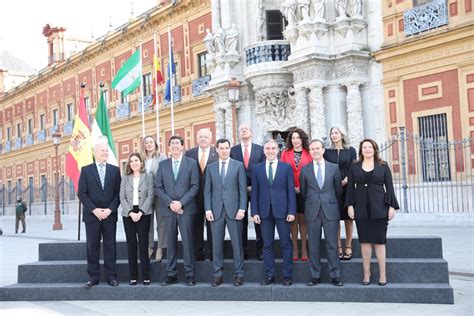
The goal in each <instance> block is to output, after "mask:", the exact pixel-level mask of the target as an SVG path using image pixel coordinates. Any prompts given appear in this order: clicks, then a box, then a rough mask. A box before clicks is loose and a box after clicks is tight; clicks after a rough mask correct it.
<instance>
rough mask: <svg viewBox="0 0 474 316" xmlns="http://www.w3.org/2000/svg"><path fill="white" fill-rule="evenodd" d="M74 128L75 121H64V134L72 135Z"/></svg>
mask: <svg viewBox="0 0 474 316" xmlns="http://www.w3.org/2000/svg"><path fill="white" fill-rule="evenodd" d="M73 129H74V121H68V122H65V123H64V126H63V132H64V135H71V134H72V130H73Z"/></svg>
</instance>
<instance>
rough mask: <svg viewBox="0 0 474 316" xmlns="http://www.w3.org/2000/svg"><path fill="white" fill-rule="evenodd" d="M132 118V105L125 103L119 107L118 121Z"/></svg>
mask: <svg viewBox="0 0 474 316" xmlns="http://www.w3.org/2000/svg"><path fill="white" fill-rule="evenodd" d="M129 116H130V103H129V102H124V103H122V104H119V105H117V113H116V117H117V119H123V118H127V117H129Z"/></svg>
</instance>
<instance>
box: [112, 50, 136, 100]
mask: <svg viewBox="0 0 474 316" xmlns="http://www.w3.org/2000/svg"><path fill="white" fill-rule="evenodd" d="M141 78H142V58H141V51H140V50H139V49H137V50H136V51H135V53H133V55H132V56H130V58H129V59H127V61H126V62H125V63H124V64H123V66H122V68H120V69H119V71H118V72H117V74H116V75H115V78H114V80H113V81H112V89H116V90H119V91H120V92H122V93H123V94H124V95H125V96H126V95H128V94H129V93H131V92H133V91H134V90H135V89H136V88H138V87H139V86H140V83H141V80H142V79H141Z"/></svg>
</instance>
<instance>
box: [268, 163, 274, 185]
mask: <svg viewBox="0 0 474 316" xmlns="http://www.w3.org/2000/svg"><path fill="white" fill-rule="evenodd" d="M272 165H273V161H270V162H269V166H268V182H270V186H272V185H273V167H272Z"/></svg>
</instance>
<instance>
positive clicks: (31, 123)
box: [28, 118, 33, 135]
mask: <svg viewBox="0 0 474 316" xmlns="http://www.w3.org/2000/svg"><path fill="white" fill-rule="evenodd" d="M32 134H33V119H32V118H30V119H28V135H32Z"/></svg>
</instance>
